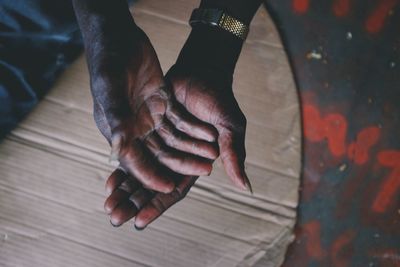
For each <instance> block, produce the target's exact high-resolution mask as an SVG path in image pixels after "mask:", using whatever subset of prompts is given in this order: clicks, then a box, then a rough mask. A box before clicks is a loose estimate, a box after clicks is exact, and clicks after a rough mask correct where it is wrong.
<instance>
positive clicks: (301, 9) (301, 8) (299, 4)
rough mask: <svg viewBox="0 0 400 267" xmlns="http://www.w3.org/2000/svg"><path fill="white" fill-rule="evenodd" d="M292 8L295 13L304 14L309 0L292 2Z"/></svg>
mask: <svg viewBox="0 0 400 267" xmlns="http://www.w3.org/2000/svg"><path fill="white" fill-rule="evenodd" d="M292 6H293V9H294V11H295V12H296V13H301V14H302V13H306V12H307V10H308V8H309V6H310V0H293V3H292Z"/></svg>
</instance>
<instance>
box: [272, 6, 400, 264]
mask: <svg viewBox="0 0 400 267" xmlns="http://www.w3.org/2000/svg"><path fill="white" fill-rule="evenodd" d="M267 6H268V9H269V11H270V12H271V13H272V15H273V17H274V19H275V21H276V23H277V25H278V28H279V29H280V32H281V34H282V37H283V39H284V43H285V47H286V49H287V51H288V55H289V57H290V60H291V64H292V68H293V71H294V73H295V78H296V82H297V85H298V89H299V94H300V99H301V109H302V110H301V112H302V122H303V167H302V185H301V194H300V195H301V197H300V204H299V208H298V221H297V225H296V240H295V242H294V243H293V244H292V245H291V247H290V248H289V251H288V253H287V255H286V261H285V263H284V266H294V267H301V266H334V267H345V266H356V267H358V266H360V267H364V266H366V267H368V266H371V267H372V266H382V267H398V266H400V1H398V0H331V1H317V0H292V1H289V0H285V1H283V0H269V1H268V3H267Z"/></svg>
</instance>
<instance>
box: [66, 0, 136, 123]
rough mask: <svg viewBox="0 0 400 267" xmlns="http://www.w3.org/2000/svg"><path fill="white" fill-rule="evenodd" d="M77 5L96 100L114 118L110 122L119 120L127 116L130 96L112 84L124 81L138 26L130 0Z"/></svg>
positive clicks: (76, 0) (83, 0)
mask: <svg viewBox="0 0 400 267" xmlns="http://www.w3.org/2000/svg"><path fill="white" fill-rule="evenodd" d="M73 4H74V9H75V14H76V17H77V20H78V23H79V27H80V29H81V33H82V37H83V40H84V44H85V51H86V58H87V63H88V68H89V73H90V78H91V90H92V95H93V98H94V101H95V102H96V103H97V104H98V107H100V108H101V109H102V110H103V111H104V113H105V115H106V116H108V117H110V118H108V121H111V120H115V118H116V117H122V116H123V115H124V114H119V113H121V111H122V110H121V108H120V107H121V106H126V105H127V97H126V92H125V91H124V90H123V89H122V88H120V87H116V86H111V84H116V83H117V84H119V83H121V81H123V79H124V78H123V75H124V74H125V71H124V69H123V68H124V67H125V65H126V64H124V61H125V60H126V58H128V55H127V52H126V51H129V49H128V46H131V48H132V42H131V40H130V39H132V38H134V36H135V32H137V31H136V28H137V27H136V26H135V23H134V21H133V18H132V16H131V14H130V12H129V7H128V4H127V2H126V0H113V1H110V0H73ZM129 38H130V39H129ZM103 74H107V75H103ZM123 101H125V102H124V103H123Z"/></svg>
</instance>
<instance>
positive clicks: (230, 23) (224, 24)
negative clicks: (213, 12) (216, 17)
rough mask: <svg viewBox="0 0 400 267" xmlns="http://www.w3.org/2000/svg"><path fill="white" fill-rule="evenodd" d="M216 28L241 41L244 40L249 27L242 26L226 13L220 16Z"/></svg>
mask: <svg viewBox="0 0 400 267" xmlns="http://www.w3.org/2000/svg"><path fill="white" fill-rule="evenodd" d="M218 26H219V27H221V28H222V29H224V30H227V31H228V32H230V33H232V34H234V35H236V36H237V37H239V38H240V39H242V40H246V37H247V34H248V32H249V27H248V26H246V25H244V24H243V23H242V22H240V21H239V20H237V19H235V18H233V17H231V16H229V15H228V14H226V13H223V14H222V17H221V19H220V21H219V23H218Z"/></svg>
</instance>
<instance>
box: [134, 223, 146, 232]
mask: <svg viewBox="0 0 400 267" xmlns="http://www.w3.org/2000/svg"><path fill="white" fill-rule="evenodd" d="M133 226H134V227H135V229H136V231H143V230H144V228H146V227H138V226H136V224H134V225H133Z"/></svg>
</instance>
